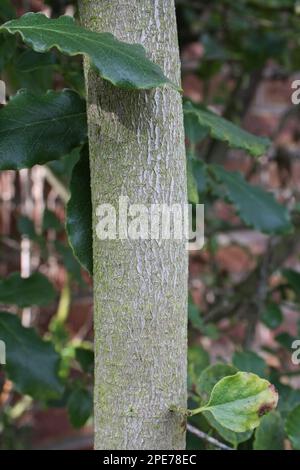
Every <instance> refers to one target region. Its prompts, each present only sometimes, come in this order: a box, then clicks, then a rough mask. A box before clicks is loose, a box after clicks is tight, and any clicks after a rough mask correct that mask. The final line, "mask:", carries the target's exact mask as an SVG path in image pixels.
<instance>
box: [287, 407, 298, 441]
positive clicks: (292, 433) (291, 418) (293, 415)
mask: <svg viewBox="0 0 300 470" xmlns="http://www.w3.org/2000/svg"><path fill="white" fill-rule="evenodd" d="M285 430H286V433H287V435H288V438H289V440H290V441H291V443H292V446H293V449H295V450H300V405H298V406H296V408H294V409H293V410H292V411H291V412H290V413H289V415H288V417H287V419H286V423H285Z"/></svg>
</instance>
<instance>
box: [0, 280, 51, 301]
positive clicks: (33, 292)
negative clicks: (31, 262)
mask: <svg viewBox="0 0 300 470" xmlns="http://www.w3.org/2000/svg"><path fill="white" fill-rule="evenodd" d="M55 297H56V292H55V290H54V288H53V286H52V284H51V283H50V282H49V281H48V279H47V278H46V277H45V276H44V275H43V274H41V273H38V272H35V273H34V274H32V275H31V276H29V277H27V278H22V277H21V275H20V274H19V273H13V274H11V275H10V276H9V277H7V278H6V279H3V280H0V302H2V303H3V304H7V305H17V306H18V307H22V308H23V307H29V306H31V305H47V304H49V303H50V302H53V300H55Z"/></svg>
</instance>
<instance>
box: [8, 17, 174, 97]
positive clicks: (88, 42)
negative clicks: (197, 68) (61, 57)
mask: <svg viewBox="0 0 300 470" xmlns="http://www.w3.org/2000/svg"><path fill="white" fill-rule="evenodd" d="M1 29H2V30H3V31H8V32H9V33H12V34H16V33H19V34H20V35H21V36H22V39H23V40H24V42H25V43H26V44H27V45H29V46H30V47H32V48H33V49H34V50H35V51H36V52H45V51H49V50H50V49H51V48H53V47H56V48H57V49H59V50H60V51H61V52H63V53H65V54H68V55H72V56H73V55H77V54H82V55H85V56H88V57H89V58H90V60H91V61H92V64H93V65H94V67H95V68H96V69H97V71H98V72H99V74H100V75H101V77H102V78H104V79H105V80H108V81H110V82H111V83H112V84H113V85H116V86H119V87H125V88H138V89H148V88H154V87H157V86H160V85H164V84H165V83H168V82H169V80H168V79H167V78H166V77H165V76H164V74H163V72H162V70H161V69H160V67H159V66H158V65H156V64H154V63H153V62H151V61H150V60H149V59H147V57H146V53H145V50H144V48H143V47H142V46H140V45H138V44H127V43H124V42H121V41H118V40H117V39H116V38H115V37H114V36H113V35H112V34H110V33H96V32H93V31H89V30H87V29H85V28H83V27H81V26H79V25H78V24H76V23H75V21H74V19H73V18H71V17H69V16H61V17H60V18H58V19H49V18H47V17H46V16H45V15H43V14H41V13H27V14H26V15H24V16H22V17H21V18H18V19H16V20H12V21H9V22H7V23H5V25H3V26H2V27H1V28H0V31H1Z"/></svg>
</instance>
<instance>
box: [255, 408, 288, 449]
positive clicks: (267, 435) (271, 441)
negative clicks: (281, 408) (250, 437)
mask: <svg viewBox="0 0 300 470" xmlns="http://www.w3.org/2000/svg"><path fill="white" fill-rule="evenodd" d="M253 449H254V450H283V449H284V429H283V422H282V419H281V416H280V413H278V411H271V413H269V414H267V415H266V416H263V417H262V419H261V422H260V425H259V426H258V428H257V429H256V431H255V438H254V443H253Z"/></svg>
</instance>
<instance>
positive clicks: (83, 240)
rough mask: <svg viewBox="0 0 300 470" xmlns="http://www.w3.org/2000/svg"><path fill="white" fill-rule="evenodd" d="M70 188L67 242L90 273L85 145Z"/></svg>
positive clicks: (89, 189)
mask: <svg viewBox="0 0 300 470" xmlns="http://www.w3.org/2000/svg"><path fill="white" fill-rule="evenodd" d="M70 190H71V197H70V200H69V202H68V206H67V223H66V224H67V232H68V237H69V242H70V245H71V247H72V249H73V251H74V254H75V256H76V258H77V259H78V260H79V262H80V264H81V265H82V266H83V267H84V268H85V269H86V270H87V271H88V272H89V273H90V274H92V272H93V234H92V199H91V186H90V167H89V153H88V146H87V145H85V146H84V147H83V149H82V151H81V155H80V160H79V161H78V162H77V163H76V165H75V167H74V169H73V173H72V178H71V183H70Z"/></svg>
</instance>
